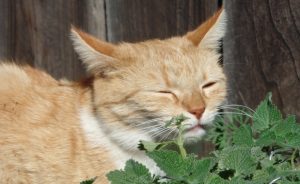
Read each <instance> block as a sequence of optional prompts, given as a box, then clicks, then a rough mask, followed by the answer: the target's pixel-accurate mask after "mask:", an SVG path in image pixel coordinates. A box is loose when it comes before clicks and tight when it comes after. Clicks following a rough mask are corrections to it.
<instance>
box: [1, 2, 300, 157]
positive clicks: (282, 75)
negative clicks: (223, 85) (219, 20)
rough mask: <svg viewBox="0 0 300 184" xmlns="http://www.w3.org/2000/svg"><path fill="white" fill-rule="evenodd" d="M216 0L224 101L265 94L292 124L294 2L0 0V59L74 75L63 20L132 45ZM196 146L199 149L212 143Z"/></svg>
mask: <svg viewBox="0 0 300 184" xmlns="http://www.w3.org/2000/svg"><path fill="white" fill-rule="evenodd" d="M222 4H223V5H224V4H225V9H226V11H227V14H228V26H227V33H226V36H225V38H224V40H223V50H222V52H223V66H224V69H225V72H226V74H227V77H228V86H229V95H228V103H229V104H243V105H247V106H250V107H252V108H255V107H256V106H257V105H258V103H259V102H260V101H261V100H262V99H263V98H264V97H265V95H266V93H267V92H269V91H271V92H272V93H273V100H274V102H275V104H277V105H278V106H279V107H280V109H281V110H282V111H283V112H284V113H285V114H296V115H297V119H298V121H299V120H300V1H299V0H245V1H244V0H226V1H225V2H222V0H68V1H66V0H0V60H2V62H3V61H9V62H12V61H14V62H17V63H25V64H29V65H31V66H34V67H37V68H40V69H43V70H45V71H47V72H48V73H50V74H51V75H53V76H54V77H55V78H57V79H59V78H62V77H64V78H67V79H71V80H77V79H80V78H82V77H84V76H85V72H84V67H83V66H82V65H81V62H80V61H79V60H78V58H77V56H76V54H75V52H74V50H73V48H72V44H71V41H70V38H69V37H70V36H69V34H70V33H69V32H70V25H71V24H73V25H75V26H76V27H78V28H81V29H82V30H84V31H86V32H88V33H90V34H93V35H94V36H96V37H98V38H100V39H103V40H107V41H109V42H114V43H117V42H120V41H130V42H137V41H141V40H145V39H151V38H167V37H170V36H175V35H182V34H184V33H185V32H187V31H188V30H192V29H194V28H196V27H197V26H198V25H199V24H201V22H203V21H204V20H206V19H207V18H209V17H210V16H211V15H212V14H213V13H214V12H215V11H216V10H217V9H218V8H219V7H221V6H222ZM0 85H1V84H0ZM200 147H201V150H202V153H201V154H206V153H208V152H209V151H210V150H211V149H212V148H213V147H212V145H210V144H209V143H202V145H201V146H200Z"/></svg>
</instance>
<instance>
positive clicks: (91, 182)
mask: <svg viewBox="0 0 300 184" xmlns="http://www.w3.org/2000/svg"><path fill="white" fill-rule="evenodd" d="M95 180H96V177H95V178H92V179H89V180H85V181H82V182H80V184H93V183H94V181H95Z"/></svg>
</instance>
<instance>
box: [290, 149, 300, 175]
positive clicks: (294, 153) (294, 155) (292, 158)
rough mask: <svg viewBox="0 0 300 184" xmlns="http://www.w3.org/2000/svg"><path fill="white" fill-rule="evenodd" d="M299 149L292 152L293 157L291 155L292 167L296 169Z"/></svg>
mask: <svg viewBox="0 0 300 184" xmlns="http://www.w3.org/2000/svg"><path fill="white" fill-rule="evenodd" d="M297 151H298V150H297V149H295V150H294V151H293V154H292V157H291V165H292V169H293V170H294V169H295V161H294V160H295V157H296V153H297Z"/></svg>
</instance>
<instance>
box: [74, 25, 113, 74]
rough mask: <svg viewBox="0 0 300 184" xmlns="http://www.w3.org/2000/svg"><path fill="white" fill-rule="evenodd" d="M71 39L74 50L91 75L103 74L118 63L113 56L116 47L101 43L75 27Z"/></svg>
mask: <svg viewBox="0 0 300 184" xmlns="http://www.w3.org/2000/svg"><path fill="white" fill-rule="evenodd" d="M71 39H72V41H73V45H74V49H75V51H76V52H77V54H78V55H79V57H80V59H81V60H82V61H83V63H84V64H85V65H86V66H87V69H88V71H89V72H91V73H98V72H102V70H103V69H107V68H109V67H110V66H113V64H114V63H115V62H116V60H117V59H115V58H114V57H113V56H112V53H113V52H114V51H115V49H116V46H115V45H113V44H111V43H108V42H105V41H101V40H99V39H97V38H95V37H93V36H91V35H89V34H87V33H85V32H83V31H81V30H79V29H77V28H75V27H73V26H72V28H71Z"/></svg>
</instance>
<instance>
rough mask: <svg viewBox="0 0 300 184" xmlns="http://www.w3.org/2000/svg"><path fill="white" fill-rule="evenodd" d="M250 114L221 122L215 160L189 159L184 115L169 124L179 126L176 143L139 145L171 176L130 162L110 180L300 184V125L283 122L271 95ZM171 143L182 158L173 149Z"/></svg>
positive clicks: (117, 183)
mask: <svg viewBox="0 0 300 184" xmlns="http://www.w3.org/2000/svg"><path fill="white" fill-rule="evenodd" d="M248 109H249V108H245V109H238V110H237V111H238V112H239V113H232V114H230V115H226V116H224V117H222V118H217V119H216V121H215V123H214V125H213V127H212V129H211V130H210V131H209V133H208V134H209V135H208V139H209V140H211V141H212V142H213V143H214V144H215V145H216V148H217V149H216V150H215V151H214V152H212V153H211V156H210V157H206V158H201V159H198V158H197V157H196V156H195V155H193V154H186V151H185V149H184V147H183V139H182V133H183V129H182V126H183V125H182V124H183V123H184V120H185V117H184V116H183V115H180V116H177V117H174V118H172V119H171V120H170V121H168V122H167V123H166V126H167V127H168V126H176V127H177V129H178V137H177V138H176V139H174V140H171V141H166V142H158V143H154V142H148V141H141V143H140V145H139V148H140V149H142V150H145V151H146V155H147V156H148V157H150V158H151V159H153V160H154V161H155V162H156V164H157V166H158V167H159V168H160V169H161V170H162V171H164V173H165V174H166V175H164V176H158V175H151V174H150V172H149V170H148V169H147V168H146V167H145V166H143V165H142V164H141V163H138V162H135V161H133V160H129V161H128V162H127V163H126V166H125V169H124V170H116V171H112V172H110V173H108V175H107V177H108V179H109V180H110V181H111V183H112V184H144V183H145V184H158V183H164V184H275V183H276V184H296V183H300V166H299V165H300V164H299V163H300V154H299V150H300V126H299V124H297V123H296V118H295V116H287V117H286V118H283V116H282V114H281V113H280V111H279V110H278V108H277V107H276V106H275V105H274V104H273V103H272V101H271V94H268V95H267V97H266V99H265V100H263V101H262V102H261V103H260V104H259V106H258V107H257V108H256V109H255V111H253V112H252V111H250V112H249V111H247V110H248ZM241 112H242V113H241ZM245 115H246V116H245ZM249 117H250V118H249ZM170 144H174V145H176V146H177V147H178V148H179V149H178V150H179V153H178V152H176V151H173V150H168V149H167V148H168V145H170Z"/></svg>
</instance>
